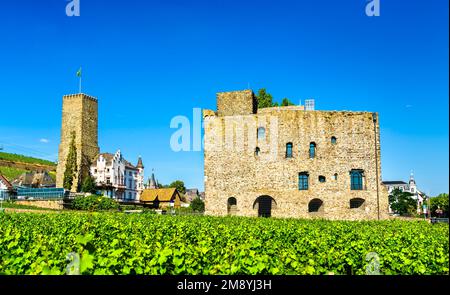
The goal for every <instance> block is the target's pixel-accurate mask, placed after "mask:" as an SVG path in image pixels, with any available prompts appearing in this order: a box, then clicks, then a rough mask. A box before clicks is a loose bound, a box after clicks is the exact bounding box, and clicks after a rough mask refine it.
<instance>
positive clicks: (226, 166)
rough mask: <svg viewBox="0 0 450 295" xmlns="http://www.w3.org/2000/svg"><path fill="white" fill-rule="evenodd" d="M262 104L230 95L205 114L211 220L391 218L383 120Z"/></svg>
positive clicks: (240, 93) (367, 115)
mask: <svg viewBox="0 0 450 295" xmlns="http://www.w3.org/2000/svg"><path fill="white" fill-rule="evenodd" d="M257 105H258V104H257V99H256V97H255V95H254V94H253V92H252V91H251V90H244V91H235V92H224V93H218V94H217V111H216V112H215V111H212V110H204V111H203V119H204V126H205V127H204V128H205V136H204V165H205V194H206V199H205V213H206V214H209V215H222V216H223V215H241V216H262V217H269V216H273V217H294V218H327V219H348V220H360V219H383V218H386V217H387V214H388V193H387V190H386V188H385V187H384V186H383V185H382V183H381V161H380V133H379V122H378V115H377V113H371V112H349V111H339V112H338V111H312V110H307V109H305V108H304V107H302V106H286V107H270V108H262V109H258V107H257Z"/></svg>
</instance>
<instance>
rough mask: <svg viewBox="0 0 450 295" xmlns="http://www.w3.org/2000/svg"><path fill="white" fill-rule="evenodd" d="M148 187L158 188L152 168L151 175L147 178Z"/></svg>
mask: <svg viewBox="0 0 450 295" xmlns="http://www.w3.org/2000/svg"><path fill="white" fill-rule="evenodd" d="M148 188H158V184H157V183H156V180H155V173H153V170H152V176H151V177H150V179H149V180H148Z"/></svg>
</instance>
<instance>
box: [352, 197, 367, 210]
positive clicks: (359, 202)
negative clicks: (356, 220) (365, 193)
mask: <svg viewBox="0 0 450 295" xmlns="http://www.w3.org/2000/svg"><path fill="white" fill-rule="evenodd" d="M364 203H365V200H364V199H361V198H353V199H351V200H350V209H356V208H362V207H364Z"/></svg>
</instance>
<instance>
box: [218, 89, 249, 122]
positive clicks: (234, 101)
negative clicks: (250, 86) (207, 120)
mask: <svg viewBox="0 0 450 295" xmlns="http://www.w3.org/2000/svg"><path fill="white" fill-rule="evenodd" d="M217 112H218V114H219V116H229V115H249V114H254V113H255V112H256V98H255V96H254V95H253V92H252V91H251V90H243V91H233V92H221V93H218V94H217Z"/></svg>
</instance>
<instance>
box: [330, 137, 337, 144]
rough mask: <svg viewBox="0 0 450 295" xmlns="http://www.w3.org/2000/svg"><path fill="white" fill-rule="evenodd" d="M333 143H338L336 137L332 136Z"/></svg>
mask: <svg viewBox="0 0 450 295" xmlns="http://www.w3.org/2000/svg"><path fill="white" fill-rule="evenodd" d="M331 144H336V137H334V136H331Z"/></svg>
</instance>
